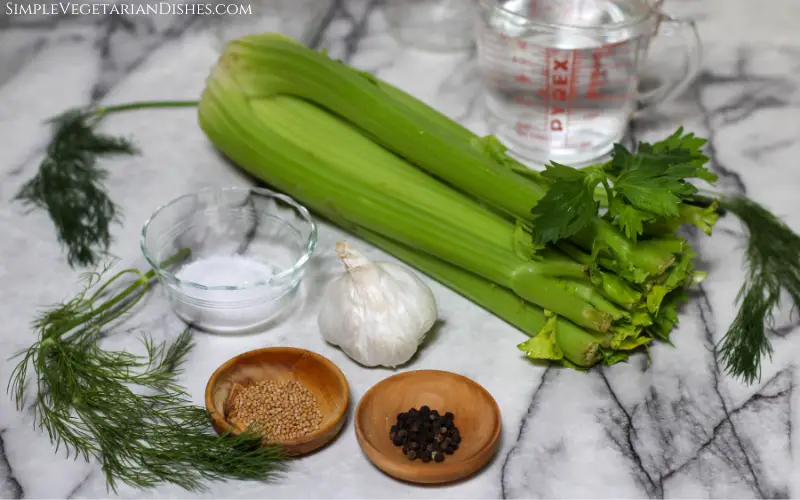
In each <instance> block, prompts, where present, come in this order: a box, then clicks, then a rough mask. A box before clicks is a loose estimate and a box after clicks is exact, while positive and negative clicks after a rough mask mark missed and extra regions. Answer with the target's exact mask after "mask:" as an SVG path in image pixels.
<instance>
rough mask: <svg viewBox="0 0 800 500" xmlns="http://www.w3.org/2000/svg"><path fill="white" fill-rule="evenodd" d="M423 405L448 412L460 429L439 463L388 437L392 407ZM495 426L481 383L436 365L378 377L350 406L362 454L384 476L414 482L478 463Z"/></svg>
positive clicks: (455, 475)
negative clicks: (412, 457)
mask: <svg viewBox="0 0 800 500" xmlns="http://www.w3.org/2000/svg"><path fill="white" fill-rule="evenodd" d="M424 405H427V406H428V407H430V408H431V410H438V411H439V412H440V413H442V414H444V413H445V412H452V413H453V414H454V416H455V425H456V427H458V430H459V432H460V433H461V443H460V445H459V448H458V449H457V450H456V451H455V453H453V454H452V455H447V456H446V457H445V460H444V462H441V463H436V462H427V463H424V462H422V461H420V460H419V459H417V460H413V461H412V460H409V459H408V457H406V456H405V455H403V451H402V449H401V447H399V446H395V445H394V444H393V443H392V441H391V440H390V438H389V433H390V430H391V427H392V426H393V425H395V423H396V422H397V415H398V413H402V412H407V411H408V410H409V409H411V408H417V409H419V408H420V407H422V406H424ZM501 427H502V424H501V418H500V408H499V407H498V406H497V402H496V401H495V400H494V398H493V397H492V396H491V394H489V392H488V391H487V390H486V389H484V388H483V387H482V386H481V385H479V384H478V383H477V382H474V381H473V380H470V379H469V378H467V377H464V376H462V375H458V374H456V373H451V372H445V371H438V370H417V371H409V372H404V373H399V374H397V375H394V376H392V377H389V378H387V379H384V380H382V381H381V382H378V383H377V384H375V385H374V386H373V387H372V388H371V389H370V390H369V391H367V393H366V394H364V397H362V398H361V401H360V402H359V403H358V406H357V407H356V412H355V429H356V437H357V438H358V443H359V445H361V449H362V450H363V451H364V454H366V455H367V458H369V460H370V461H371V462H372V463H373V464H374V465H375V466H376V467H378V468H379V469H381V470H382V471H383V472H385V473H387V474H389V475H390V476H393V477H395V478H397V479H401V480H404V481H408V482H412V483H419V484H438V483H449V482H452V481H458V480H460V479H464V478H466V477H468V476H470V475H472V474H474V473H475V472H477V471H478V470H480V469H481V468H483V466H484V465H486V464H487V463H488V462H489V461H490V460H491V458H492V457H493V456H494V453H495V451H497V446H498V443H499V442H500V430H501Z"/></svg>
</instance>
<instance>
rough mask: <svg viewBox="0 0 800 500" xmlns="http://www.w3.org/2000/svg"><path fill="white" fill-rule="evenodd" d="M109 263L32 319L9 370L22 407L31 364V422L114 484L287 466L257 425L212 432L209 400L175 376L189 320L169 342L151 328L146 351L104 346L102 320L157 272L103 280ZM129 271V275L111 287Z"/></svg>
mask: <svg viewBox="0 0 800 500" xmlns="http://www.w3.org/2000/svg"><path fill="white" fill-rule="evenodd" d="M183 256H185V253H184V254H182V255H179V256H178V257H177V258H181V257H183ZM104 273H105V270H103V271H99V272H91V273H88V274H86V276H85V279H86V281H87V283H86V287H85V288H84V290H83V291H82V292H80V293H79V294H78V295H77V296H76V297H74V298H72V299H71V300H69V301H67V302H65V303H63V304H60V305H58V306H56V307H54V308H52V309H50V310H47V311H45V312H43V313H42V314H41V315H40V316H39V317H38V318H37V320H36V321H35V323H34V326H35V328H36V329H37V331H38V332H39V339H38V340H37V341H36V342H35V343H34V344H33V345H32V346H30V347H29V348H28V349H26V350H24V351H22V352H20V353H19V354H18V356H20V357H21V360H20V361H19V363H18V364H17V365H16V367H15V368H14V371H13V372H12V375H11V379H10V380H9V385H8V391H9V393H10V394H12V397H13V399H14V400H15V402H16V405H17V408H18V409H19V410H22V409H23V407H24V404H25V382H26V379H27V378H28V370H29V369H30V368H32V369H33V372H34V373H33V374H32V375H33V377H32V378H33V379H34V380H35V381H36V392H37V394H36V400H35V403H34V405H33V411H34V416H35V424H34V425H36V426H37V427H38V428H40V429H44V430H45V431H46V432H47V433H48V435H49V436H50V440H51V441H52V442H53V443H54V444H55V445H56V451H57V450H58V449H59V448H60V447H64V448H65V449H66V451H67V455H68V456H73V455H74V456H75V458H77V457H79V456H82V457H83V458H84V459H86V460H87V461H88V460H89V459H90V458H91V457H94V458H96V459H97V460H98V461H99V462H100V463H101V464H102V470H103V472H104V474H105V476H106V482H107V486H108V488H109V489H110V490H113V491H115V492H116V491H117V487H118V483H119V482H122V483H125V484H128V485H131V486H134V487H138V488H151V487H154V486H156V485H158V484H160V483H172V484H176V485H178V486H181V487H183V488H185V489H187V490H201V489H203V481H204V480H216V479H258V480H268V479H270V478H272V477H273V475H274V474H275V473H276V472H278V471H280V470H282V466H283V464H284V461H285V457H284V455H283V453H282V451H281V450H280V449H279V448H277V447H274V446H261V445H262V440H261V438H260V437H258V436H257V435H255V434H253V433H243V434H240V435H237V436H233V435H223V436H218V435H216V434H213V433H212V432H211V425H210V422H209V418H208V413H207V411H206V409H205V408H201V407H198V406H193V405H192V404H191V400H190V397H189V395H188V394H187V393H186V391H185V390H184V389H183V388H182V387H180V386H179V385H178V384H177V383H176V375H177V374H179V373H180V372H181V366H182V363H183V361H184V360H185V357H186V355H187V354H188V352H189V351H190V349H191V347H192V344H191V337H190V334H189V331H188V330H186V331H184V332H183V333H182V334H181V335H180V336H179V337H178V338H177V340H175V342H173V343H172V344H170V345H167V344H166V343H155V342H153V341H152V339H151V338H150V337H148V336H145V337H144V338H143V339H142V341H143V343H144V347H145V349H146V351H147V354H146V355H144V356H139V355H135V354H132V353H129V352H125V351H107V350H103V349H102V348H101V347H100V346H99V341H100V339H101V338H102V335H103V329H104V327H106V326H107V325H109V323H112V322H113V321H115V320H117V319H119V318H120V317H121V316H122V315H124V314H126V313H127V312H128V311H130V309H131V308H132V307H133V306H134V305H135V304H136V303H137V302H139V300H141V298H142V297H143V296H144V294H145V293H146V291H147V289H148V288H149V287H150V282H151V280H152V278H153V276H154V274H153V272H152V271H150V272H148V273H141V272H139V271H138V270H134V269H128V270H124V271H122V272H119V273H117V274H115V275H114V276H112V277H111V278H110V279H109V280H108V281H106V282H105V283H104V284H102V285H100V286H98V283H99V282H100V280H101V277H102V276H103V275H104ZM131 275H133V276H135V278H136V279H135V280H134V281H133V283H132V284H130V285H129V286H128V287H127V288H125V289H124V290H123V291H121V292H119V293H117V294H115V295H111V294H110V292H111V290H112V288H113V287H115V286H116V285H117V284H118V283H119V282H120V280H122V279H123V278H125V277H128V276H131Z"/></svg>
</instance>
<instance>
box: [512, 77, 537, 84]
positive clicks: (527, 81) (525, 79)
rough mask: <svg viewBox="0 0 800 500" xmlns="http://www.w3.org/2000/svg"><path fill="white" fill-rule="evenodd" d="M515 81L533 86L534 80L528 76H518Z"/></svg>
mask: <svg viewBox="0 0 800 500" xmlns="http://www.w3.org/2000/svg"><path fill="white" fill-rule="evenodd" d="M514 80H516V81H518V82H519V83H524V84H525V85H531V84H532V83H533V80H531V78H530V77H529V76H527V75H516V76H515V77H514Z"/></svg>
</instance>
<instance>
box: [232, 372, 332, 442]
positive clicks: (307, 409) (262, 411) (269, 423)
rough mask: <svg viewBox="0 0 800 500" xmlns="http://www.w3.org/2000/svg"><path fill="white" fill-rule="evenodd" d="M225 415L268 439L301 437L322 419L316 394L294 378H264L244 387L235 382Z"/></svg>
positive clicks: (316, 427)
mask: <svg viewBox="0 0 800 500" xmlns="http://www.w3.org/2000/svg"><path fill="white" fill-rule="evenodd" d="M227 418H228V420H229V421H230V422H231V423H233V424H238V425H239V426H240V427H242V428H245V429H246V428H247V427H250V426H252V428H253V429H254V430H256V431H257V432H260V433H261V434H263V435H264V438H266V439H267V441H271V442H281V441H287V440H289V439H297V438H300V437H303V436H305V435H307V434H310V433H312V432H314V431H315V430H317V429H319V426H320V424H321V423H322V413H321V412H320V410H319V406H318V405H317V400H316V398H315V397H314V395H313V394H312V393H311V391H309V390H308V388H306V387H305V386H304V385H303V384H301V383H300V382H297V381H291V382H284V383H280V382H276V381H273V380H264V381H261V382H257V383H255V384H253V385H250V386H247V387H244V386H241V385H239V384H234V387H233V389H232V390H231V394H230V396H229V399H228V415H227Z"/></svg>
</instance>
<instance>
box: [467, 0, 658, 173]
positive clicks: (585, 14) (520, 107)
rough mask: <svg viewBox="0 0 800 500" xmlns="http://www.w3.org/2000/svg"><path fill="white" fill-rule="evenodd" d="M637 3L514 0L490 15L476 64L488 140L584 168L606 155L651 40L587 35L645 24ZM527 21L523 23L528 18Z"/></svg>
mask: <svg viewBox="0 0 800 500" xmlns="http://www.w3.org/2000/svg"><path fill="white" fill-rule="evenodd" d="M645 8H646V4H645V3H643V2H639V1H633V0H572V1H570V0H562V1H559V2H554V1H548V0H538V1H535V0H508V1H505V2H503V1H498V2H497V3H496V7H495V8H494V9H492V11H490V12H487V13H484V16H485V17H484V18H483V23H484V24H483V25H482V26H481V28H482V30H481V31H480V32H479V34H478V36H479V62H480V65H481V70H482V73H483V75H484V79H485V81H486V85H487V102H486V104H487V111H488V113H489V124H490V128H491V130H492V133H494V134H496V135H497V136H498V137H499V138H500V139H501V140H502V141H503V142H505V143H506V144H507V145H508V146H509V147H510V149H511V150H512V151H513V152H516V153H518V154H519V155H521V156H524V157H527V158H530V159H533V160H537V161H539V162H546V161H549V160H554V161H558V162H562V163H572V164H576V163H583V162H586V161H590V160H593V159H596V158H598V157H601V156H603V155H604V154H606V153H607V152H609V151H610V150H611V149H612V147H613V143H614V142H617V141H619V140H620V139H621V138H622V137H623V135H624V133H625V129H626V127H627V123H628V120H629V118H630V116H631V113H632V112H633V110H634V106H635V98H634V94H635V91H636V87H637V83H638V79H637V71H636V70H637V64H638V61H639V58H640V55H641V53H642V52H643V49H644V48H645V43H646V39H643V38H636V37H635V34H634V31H633V28H631V29H625V28H622V29H614V30H609V31H602V30H586V29H574V28H562V29H543V28H542V27H541V25H536V24H532V23H530V22H528V19H533V20H535V21H537V22H539V23H548V24H550V25H551V26H552V25H562V26H572V27H575V26H580V27H583V28H590V27H595V26H600V25H608V24H624V23H628V22H630V21H634V20H636V19H640V18H643V17H645V16H646V15H647V12H646V11H645V10H644V9H645ZM523 16H524V17H523Z"/></svg>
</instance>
